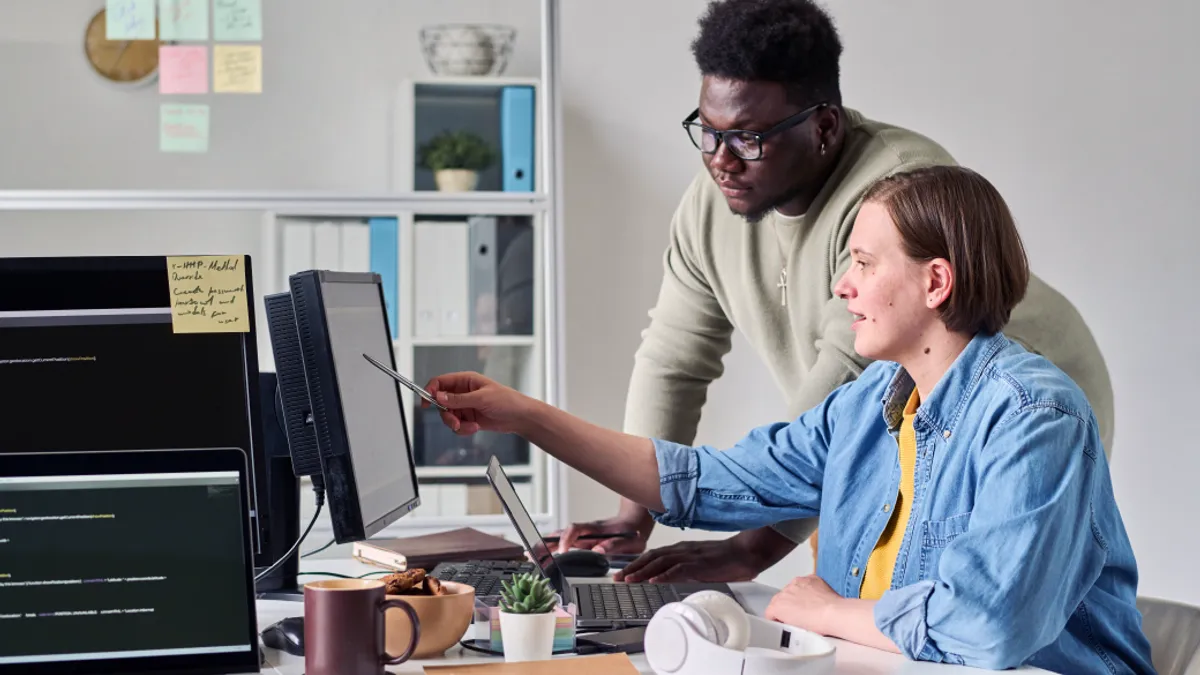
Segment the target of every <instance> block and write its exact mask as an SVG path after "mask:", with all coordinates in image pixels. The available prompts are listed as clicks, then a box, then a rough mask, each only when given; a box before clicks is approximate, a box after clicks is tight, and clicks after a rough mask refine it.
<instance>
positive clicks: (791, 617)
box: [763, 574, 844, 635]
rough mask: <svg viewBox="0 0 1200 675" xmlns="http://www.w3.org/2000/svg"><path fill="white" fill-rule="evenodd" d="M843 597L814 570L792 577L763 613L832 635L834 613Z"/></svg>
mask: <svg viewBox="0 0 1200 675" xmlns="http://www.w3.org/2000/svg"><path fill="white" fill-rule="evenodd" d="M843 600H844V598H842V596H840V595H838V594H837V593H836V592H835V591H834V590H833V589H832V588H830V587H829V584H827V583H825V580H824V579H822V578H821V577H819V576H817V575H815V574H811V575H809V576H806V577H796V578H795V579H792V583H790V584H788V585H787V587H786V588H784V589H783V590H782V591H779V592H778V593H776V594H775V597H774V598H771V604H769V605H767V611H766V612H765V613H764V615H763V616H764V617H765V618H766V619H767V620H769V621H778V622H780V623H786V624H788V625H789V626H796V627H797V628H803V629H805V630H809V631H812V632H814V633H817V634H818V635H830V618H831V615H833V614H834V613H835V612H836V611H837V608H838V606H839V604H841V603H842V601H843Z"/></svg>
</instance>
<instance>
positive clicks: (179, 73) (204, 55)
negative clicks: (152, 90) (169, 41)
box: [158, 45, 208, 94]
mask: <svg viewBox="0 0 1200 675" xmlns="http://www.w3.org/2000/svg"><path fill="white" fill-rule="evenodd" d="M158 91H159V93H160V94H205V93H207V92H208V47H206V46H204V45H188V46H173V45H162V46H160V47H159V48H158Z"/></svg>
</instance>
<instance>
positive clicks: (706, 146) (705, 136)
mask: <svg viewBox="0 0 1200 675" xmlns="http://www.w3.org/2000/svg"><path fill="white" fill-rule="evenodd" d="M687 129H688V135H689V136H691V137H692V143H694V144H695V145H696V147H697V148H699V149H700V151H701V152H709V153H711V152H714V151H715V150H716V149H717V137H716V135H715V134H713V133H712V132H710V131H706V130H705V129H704V127H702V126H700V125H699V124H689V125H688V128H687Z"/></svg>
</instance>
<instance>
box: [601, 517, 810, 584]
mask: <svg viewBox="0 0 1200 675" xmlns="http://www.w3.org/2000/svg"><path fill="white" fill-rule="evenodd" d="M795 547H796V544H795V542H793V541H791V540H790V539H788V538H786V537H784V536H783V535H781V534H779V533H778V532H775V531H774V530H772V529H771V528H761V529H758V530H750V531H747V532H740V533H738V534H737V535H735V536H733V537H730V538H729V539H724V540H721V541H684V542H680V543H678V544H673V545H671V546H666V547H663V548H657V549H654V550H652V551H648V552H646V553H644V554H642V556H641V557H639V558H638V559H637V560H634V561H633V562H631V563H629V565H628V566H627V567H626V568H625V569H623V570H620V571H618V572H617V573H616V574H614V575H613V578H614V579H615V580H617V581H630V582H639V581H649V582H652V583H670V582H697V581H698V582H733V581H750V580H752V579H754V578H755V577H757V576H758V575H759V574H760V573H762V571H763V570H765V569H767V568H768V567H770V566H771V565H774V564H775V563H777V562H779V560H780V559H782V558H783V557H784V556H785V555H787V554H788V552H789V551H791V550H792V549H793V548H795Z"/></svg>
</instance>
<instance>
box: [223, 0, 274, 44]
mask: <svg viewBox="0 0 1200 675" xmlns="http://www.w3.org/2000/svg"><path fill="white" fill-rule="evenodd" d="M213 39H214V40H227V41H229V42H261V41H262V0H213Z"/></svg>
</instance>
